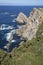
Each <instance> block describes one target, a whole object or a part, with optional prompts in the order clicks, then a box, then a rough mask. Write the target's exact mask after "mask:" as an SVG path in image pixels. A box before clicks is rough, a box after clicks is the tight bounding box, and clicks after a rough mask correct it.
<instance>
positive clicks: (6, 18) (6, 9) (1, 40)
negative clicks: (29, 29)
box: [0, 6, 43, 51]
mask: <svg viewBox="0 0 43 65" xmlns="http://www.w3.org/2000/svg"><path fill="white" fill-rule="evenodd" d="M39 7H41V8H43V6H0V49H3V50H6V51H7V49H5V48H4V46H6V44H7V43H8V41H7V40H6V36H7V33H10V32H11V31H12V30H13V29H15V30H16V29H18V25H19V24H18V23H17V22H16V21H15V18H16V17H17V16H18V14H19V13H20V12H23V13H24V14H25V15H27V16H29V14H30V12H31V11H32V9H33V8H39ZM1 26H3V27H4V29H5V30H4V29H3V30H2V29H1ZM8 26H11V27H12V29H8ZM19 26H21V25H19ZM8 36H9V35H8ZM14 40H15V42H13V43H12V44H11V46H10V49H9V51H11V50H12V49H13V48H14V47H15V46H17V47H18V46H19V43H20V42H21V40H20V37H18V36H17V35H16V33H15V34H14Z"/></svg>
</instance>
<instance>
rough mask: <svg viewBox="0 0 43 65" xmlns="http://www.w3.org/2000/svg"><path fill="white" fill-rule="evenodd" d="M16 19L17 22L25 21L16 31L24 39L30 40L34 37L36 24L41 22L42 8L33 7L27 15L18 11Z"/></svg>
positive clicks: (42, 16)
mask: <svg viewBox="0 0 43 65" xmlns="http://www.w3.org/2000/svg"><path fill="white" fill-rule="evenodd" d="M16 21H18V22H19V23H24V22H26V25H24V27H22V28H21V29H19V30H17V31H16V33H17V34H18V35H19V36H21V37H22V38H24V39H27V40H31V39H32V38H33V37H36V32H37V29H38V26H39V24H41V23H42V22H43V9H42V8H34V9H33V11H32V12H31V13H30V16H29V17H26V16H25V15H24V14H23V13H20V14H19V15H18V17H17V19H16Z"/></svg>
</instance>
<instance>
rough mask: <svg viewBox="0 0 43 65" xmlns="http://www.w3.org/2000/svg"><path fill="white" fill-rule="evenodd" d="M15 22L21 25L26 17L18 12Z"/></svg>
mask: <svg viewBox="0 0 43 65" xmlns="http://www.w3.org/2000/svg"><path fill="white" fill-rule="evenodd" d="M16 21H17V22H18V23H20V24H23V23H25V22H26V21H27V16H26V15H25V14H24V13H22V12H20V13H19V14H18V17H17V18H16Z"/></svg>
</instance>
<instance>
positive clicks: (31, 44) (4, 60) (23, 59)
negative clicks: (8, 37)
mask: <svg viewBox="0 0 43 65" xmlns="http://www.w3.org/2000/svg"><path fill="white" fill-rule="evenodd" d="M42 33H43V23H42V24H41V25H39V29H38V31H37V33H36V38H35V39H34V38H33V39H32V40H31V41H28V42H24V43H23V44H22V45H21V46H19V47H18V48H14V49H13V50H12V52H11V53H6V52H4V51H3V50H0V65H43V35H42Z"/></svg>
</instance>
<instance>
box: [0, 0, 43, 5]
mask: <svg viewBox="0 0 43 65" xmlns="http://www.w3.org/2000/svg"><path fill="white" fill-rule="evenodd" d="M0 5H43V0H0Z"/></svg>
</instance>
